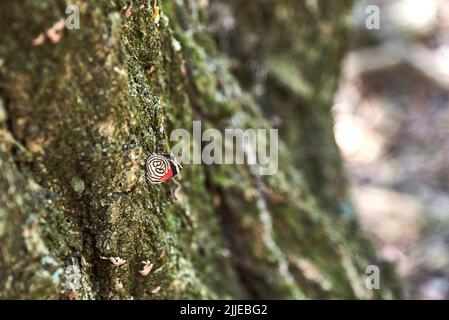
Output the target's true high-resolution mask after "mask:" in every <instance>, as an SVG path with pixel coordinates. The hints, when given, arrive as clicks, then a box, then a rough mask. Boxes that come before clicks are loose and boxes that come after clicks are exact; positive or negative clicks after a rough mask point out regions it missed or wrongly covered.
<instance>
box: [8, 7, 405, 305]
mask: <svg viewBox="0 0 449 320" xmlns="http://www.w3.org/2000/svg"><path fill="white" fill-rule="evenodd" d="M131 2H132V7H131V9H130V10H123V7H125V6H128V5H129V4H130V3H131ZM298 3H299V2H297V1H287V2H285V3H279V2H277V1H267V2H262V1H254V2H252V1H251V5H249V2H240V1H235V2H231V4H230V6H231V7H230V10H231V12H233V13H232V14H231V15H232V16H235V19H236V21H238V24H237V25H238V28H242V29H241V30H240V31H239V33H240V37H239V38H238V39H237V40H238V41H237V42H235V43H238V44H239V46H241V49H239V50H241V52H240V53H242V55H241V57H245V54H243V52H246V53H248V52H252V51H254V50H256V51H257V54H256V55H258V56H256V57H249V58H248V59H253V58H254V59H256V60H261V61H263V65H264V68H266V69H265V70H268V71H267V72H268V74H269V79H270V80H269V81H268V82H265V83H263V85H264V86H265V89H267V90H268V91H267V92H269V93H270V95H269V97H268V98H267V99H264V101H265V102H264V103H265V104H268V105H270V106H274V105H280V103H285V102H286V101H287V100H288V99H287V97H292V96H293V97H295V99H294V100H288V101H294V103H291V102H289V103H285V105H286V110H287V111H286V112H287V116H288V117H289V120H288V121H287V122H288V126H287V129H286V130H285V132H284V134H283V139H284V142H281V145H280V148H281V149H280V152H279V154H280V161H279V171H278V173H277V174H276V175H274V176H266V177H260V176H258V175H257V174H254V173H253V172H252V171H251V168H249V167H247V166H203V165H190V166H186V168H185V169H184V171H183V172H182V176H181V177H180V183H181V185H182V189H181V192H180V197H179V200H178V201H174V199H173V197H172V196H171V190H170V189H171V188H172V185H171V184H170V183H167V184H163V185H161V186H152V185H150V184H149V183H148V182H147V181H146V180H145V160H146V158H147V157H148V156H149V155H150V154H151V153H153V152H164V151H165V152H166V151H168V150H169V149H170V142H169V141H168V136H169V133H170V132H171V131H172V130H173V129H176V128H185V129H188V130H189V129H190V128H191V126H192V120H196V119H197V120H201V121H202V124H203V127H214V128H220V129H223V128H232V127H239V128H270V126H271V125H270V123H269V121H267V120H266V119H265V118H264V115H263V112H262V110H261V108H260V105H261V101H259V99H258V98H257V96H256V95H255V94H254V92H253V91H252V90H251V88H250V87H249V86H248V83H251V81H245V76H246V77H248V74H249V73H247V72H246V73H245V72H241V73H238V72H235V70H233V68H232V66H231V62H230V58H232V57H233V56H238V55H237V53H239V52H237V53H236V52H232V53H231V52H229V51H228V50H225V49H223V48H222V47H221V44H220V32H217V31H216V30H217V29H214V26H215V22H214V21H211V20H209V18H208V14H207V12H208V11H209V10H210V8H209V6H208V5H207V2H204V1H185V3H184V2H182V3H180V2H179V1H163V2H162V3H158V2H156V1H154V0H153V1H148V0H139V1H136V0H134V1H130V2H127V1H76V2H75V4H77V5H78V6H79V7H80V9H81V29H79V30H64V33H63V36H62V38H61V39H60V41H58V42H57V43H54V44H51V43H49V42H48V41H46V42H45V43H44V44H42V45H39V46H33V45H32V43H33V39H35V38H36V37H37V36H38V35H39V34H40V33H42V32H45V30H47V29H48V28H50V27H51V26H52V25H53V24H54V23H55V22H56V21H58V20H59V19H61V18H64V17H65V13H64V12H65V7H66V3H65V2H64V1H21V2H18V1H12V0H8V1H2V3H1V4H0V11H1V12H2V19H1V21H0V29H1V30H2V31H3V32H2V33H3V34H2V43H1V44H0V62H1V63H0V90H1V91H0V96H1V101H2V104H3V105H4V107H3V109H4V114H5V117H3V119H1V118H0V121H1V129H0V130H1V131H0V133H1V134H0V147H1V150H0V168H1V171H0V177H1V188H2V194H1V195H0V250H1V255H0V288H2V289H1V290H0V297H2V298H37V299H42V298H76V299H90V298H95V299H119V298H124V299H159V298H162V299H163V298H323V297H324V298H371V297H376V298H391V297H400V296H401V290H400V286H399V284H398V282H397V280H396V278H395V275H394V272H393V271H390V267H389V266H385V268H383V269H382V270H383V272H382V276H383V281H382V289H381V290H378V291H369V290H367V289H366V288H365V287H364V285H363V281H364V276H365V273H364V271H365V267H366V266H367V265H368V264H379V263H380V262H378V261H377V260H376V257H375V254H374V252H373V250H372V249H371V246H370V244H369V242H368V241H366V240H365V239H364V238H363V236H362V235H360V234H359V232H358V231H357V230H355V229H354V227H353V226H352V227H351V226H350V225H348V224H347V222H346V221H345V220H342V219H341V218H340V217H339V216H338V215H332V214H329V213H332V212H334V209H335V208H340V207H341V203H342V201H347V200H346V198H345V193H344V187H342V186H344V182H342V181H343V178H341V177H342V174H341V165H340V159H339V157H338V153H337V151H336V148H335V144H334V143H333V138H332V130H331V129H332V128H331V125H332V120H331V116H330V109H329V108H330V103H331V99H332V94H333V92H334V90H335V86H336V82H337V77H338V63H339V61H340V59H341V56H342V54H343V49H344V45H342V42H343V41H344V40H343V39H344V38H343V37H340V36H339V32H340V31H337V33H336V34H335V36H334V35H332V37H333V39H334V40H333V41H331V42H330V43H327V46H325V48H321V47H318V48H317V47H315V46H314V44H316V41H315V39H314V38H315V34H316V33H317V32H318V34H321V33H323V34H326V32H329V29H330V30H334V29H333V28H337V30H343V28H344V27H343V25H344V17H345V15H346V10H347V9H348V8H349V5H348V4H345V5H342V6H340V5H338V6H337V5H329V6H327V5H324V6H322V5H321V4H319V3H318V2H314V1H307V2H306V3H308V4H309V5H310V6H311V7H310V8H306V7H304V8H303V7H302V6H303V4H298ZM313 3H315V6H313ZM71 4H72V3H71ZM219 4H222V5H229V4H226V2H219ZM214 5H217V4H214ZM233 6H234V7H233ZM298 6H299V7H298ZM236 8H239V10H236ZM254 8H258V9H260V12H261V14H262V13H264V14H263V17H267V18H266V19H267V20H266V22H267V24H266V30H264V36H263V37H254V35H255V34H257V33H258V32H260V31H261V30H260V28H261V24H260V23H258V22H257V21H254V20H253V19H252V18H249V17H251V15H249V13H250V12H252V10H253V9H254ZM297 9H304V10H307V11H306V13H305V14H306V15H305V16H304V17H307V18H308V19H309V20H310V21H309V20H307V19H304V20H303V19H301V17H302V16H300V19H298V17H297V16H294V15H293V16H290V15H289V14H288V13H289V12H293V11H294V12H296V10H297ZM233 10H234V11H235V12H234V11H233ZM286 10H287V11H286ZM245 12H246V14H247V16H245ZM300 12H302V11H300ZM246 17H248V18H246ZM253 18H254V16H253ZM319 19H323V21H324V22H319V21H321V20H319ZM217 21H218V20H217ZM308 21H309V22H308ZM290 23H292V24H293V28H294V30H293V31H292V33H289V32H286V33H285V34H283V35H284V36H286V35H288V34H291V35H292V36H293V37H294V39H284V38H283V37H279V35H280V33H279V32H280V31H281V29H282V28H283V27H284V26H286V25H289V24H290ZM264 26H265V25H264ZM208 27H211V28H208ZM268 27H269V28H268ZM317 28H320V29H319V30H317ZM214 30H215V31H214ZM218 30H220V29H218ZM237 30H239V29H237ZM326 30H327V31H326ZM320 32H321V33H320ZM227 36H228V35H225V38H224V39H227V38H226V37H227ZM323 36H324V35H323ZM221 39H222V40H223V38H221ZM254 39H255V40H254ZM261 39H263V41H262V42H260V40H261ZM298 39H301V41H300V43H301V45H298V44H295V41H297V40H298ZM234 40H235V39H234ZM234 40H233V41H234ZM226 41H228V40H226ZM285 43H289V45H287V46H285ZM281 44H284V45H282V46H281ZM253 45H255V47H253ZM298 46H300V48H298ZM275 48H278V50H274V49H275ZM322 50H324V51H325V52H326V54H325V55H323V52H322ZM281 54H282V56H280V55H281ZM326 57H327V58H326ZM302 58H304V59H302ZM321 59H330V60H329V61H328V60H326V61H328V63H326V64H324V63H322V64H320V62H319V61H320V60H321ZM245 61H246V60H242V61H240V62H241V63H243V64H245ZM316 68H319V70H320V76H319V77H317V76H316V72H315V69H316ZM293 69H294V70H298V71H297V72H292V73H291V74H289V72H288V70H293ZM298 75H301V77H302V78H303V79H296V78H295V77H297V76H298ZM289 77H294V79H293V80H294V81H292V80H291V78H289ZM329 79H330V80H329ZM303 80H304V81H303ZM294 82H295V83H297V86H299V87H297V88H296V87H292V85H293V83H294ZM303 83H305V84H304V85H303ZM312 105H313V106H315V105H316V107H315V108H313V110H312V108H311V106H312ZM0 111H1V110H0ZM298 115H299V119H298ZM302 115H305V116H302ZM298 137H299V138H298ZM311 137H314V139H315V138H316V139H318V140H316V141H317V144H318V145H315V146H314V151H313V155H314V156H313V157H308V158H307V161H301V157H304V156H305V155H306V154H307V152H308V151H307V150H308V147H310V146H309V144H308V142H307V141H309V140H310V139H311ZM321 143H324V145H325V146H328V145H330V146H331V147H330V148H327V149H326V148H324V147H321ZM292 150H293V151H292ZM298 164H300V166H299V167H300V170H298V169H297V167H298ZM302 164H304V165H302ZM295 165H296V168H295ZM318 186H321V187H322V189H323V190H321V188H319V187H318ZM336 191H338V192H337V195H335V192H336ZM111 257H120V258H122V259H124V260H126V262H125V263H124V264H123V265H121V266H114V265H113V264H112V263H111V261H110V260H108V259H107V258H111ZM144 260H150V261H151V262H152V263H153V264H154V267H153V270H152V271H151V272H150V273H149V275H147V276H146V277H142V276H141V275H140V273H139V272H138V271H139V270H141V269H142V267H143V264H142V261H144ZM72 280H76V281H74V282H75V284H74V285H72V286H70V285H69V286H68V285H67V283H68V281H69V282H70V281H72Z"/></svg>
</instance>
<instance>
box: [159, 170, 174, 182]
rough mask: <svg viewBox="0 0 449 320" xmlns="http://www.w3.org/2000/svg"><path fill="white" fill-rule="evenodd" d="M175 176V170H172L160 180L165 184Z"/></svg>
mask: <svg viewBox="0 0 449 320" xmlns="http://www.w3.org/2000/svg"><path fill="white" fill-rule="evenodd" d="M172 176H173V170H172V168H170V170H168V171H167V173H166V174H164V176H163V177H162V178H161V179H160V180H159V181H160V182H164V181H165V180H167V179H169V178H171V177H172Z"/></svg>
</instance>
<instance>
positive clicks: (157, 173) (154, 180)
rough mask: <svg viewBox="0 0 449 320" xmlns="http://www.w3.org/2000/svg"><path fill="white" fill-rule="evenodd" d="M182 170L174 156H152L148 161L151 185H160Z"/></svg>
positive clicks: (148, 176) (148, 174) (148, 177)
mask: <svg viewBox="0 0 449 320" xmlns="http://www.w3.org/2000/svg"><path fill="white" fill-rule="evenodd" d="M181 169H182V166H181V165H180V164H179V163H178V161H177V160H176V158H175V157H174V156H173V155H171V154H170V155H160V154H152V155H151V156H150V157H149V158H148V160H147V179H148V180H149V181H150V183H151V184H159V183H162V182H164V181H166V180H168V179H170V178H172V177H174V176H176V175H177V174H178V173H179V171H180V170H181Z"/></svg>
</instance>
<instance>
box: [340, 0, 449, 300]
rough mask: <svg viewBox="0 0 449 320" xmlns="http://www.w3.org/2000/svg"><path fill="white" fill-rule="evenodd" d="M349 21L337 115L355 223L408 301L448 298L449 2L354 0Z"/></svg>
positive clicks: (430, 0) (429, 0)
mask: <svg viewBox="0 0 449 320" xmlns="http://www.w3.org/2000/svg"><path fill="white" fill-rule="evenodd" d="M371 4H374V5H377V6H379V8H380V17H381V19H380V22H381V24H380V27H381V28H380V29H379V30H368V29H367V28H366V26H365V18H366V13H365V8H366V7H367V5H371ZM353 23H354V25H355V27H356V30H357V31H356V32H357V39H356V41H355V43H353V44H352V49H351V51H350V52H349V54H348V56H347V57H346V60H345V64H344V71H343V77H342V80H341V83H340V88H339V91H338V94H337V96H336V100H335V105H334V107H333V111H334V116H335V128H334V129H335V130H334V131H335V136H336V141H337V144H338V145H339V148H340V150H341V152H342V155H343V157H344V160H345V165H346V170H347V173H348V175H349V177H350V181H351V185H352V195H353V199H354V202H355V205H356V207H357V211H358V213H359V216H360V221H361V223H362V225H363V227H364V228H365V230H367V231H368V233H370V234H371V236H372V238H373V239H374V240H375V243H376V246H377V248H378V251H379V252H380V254H381V256H382V257H383V258H384V259H386V260H389V261H394V262H396V263H397V265H398V272H399V273H400V276H401V277H402V278H403V279H404V280H405V285H406V288H407V291H408V293H409V296H410V297H411V298H417V299H448V298H449V228H448V226H449V194H448V188H449V139H448V137H449V1H447V0H427V1H420V0H385V1H359V2H358V3H357V4H356V6H355V8H354V11H353Z"/></svg>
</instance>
